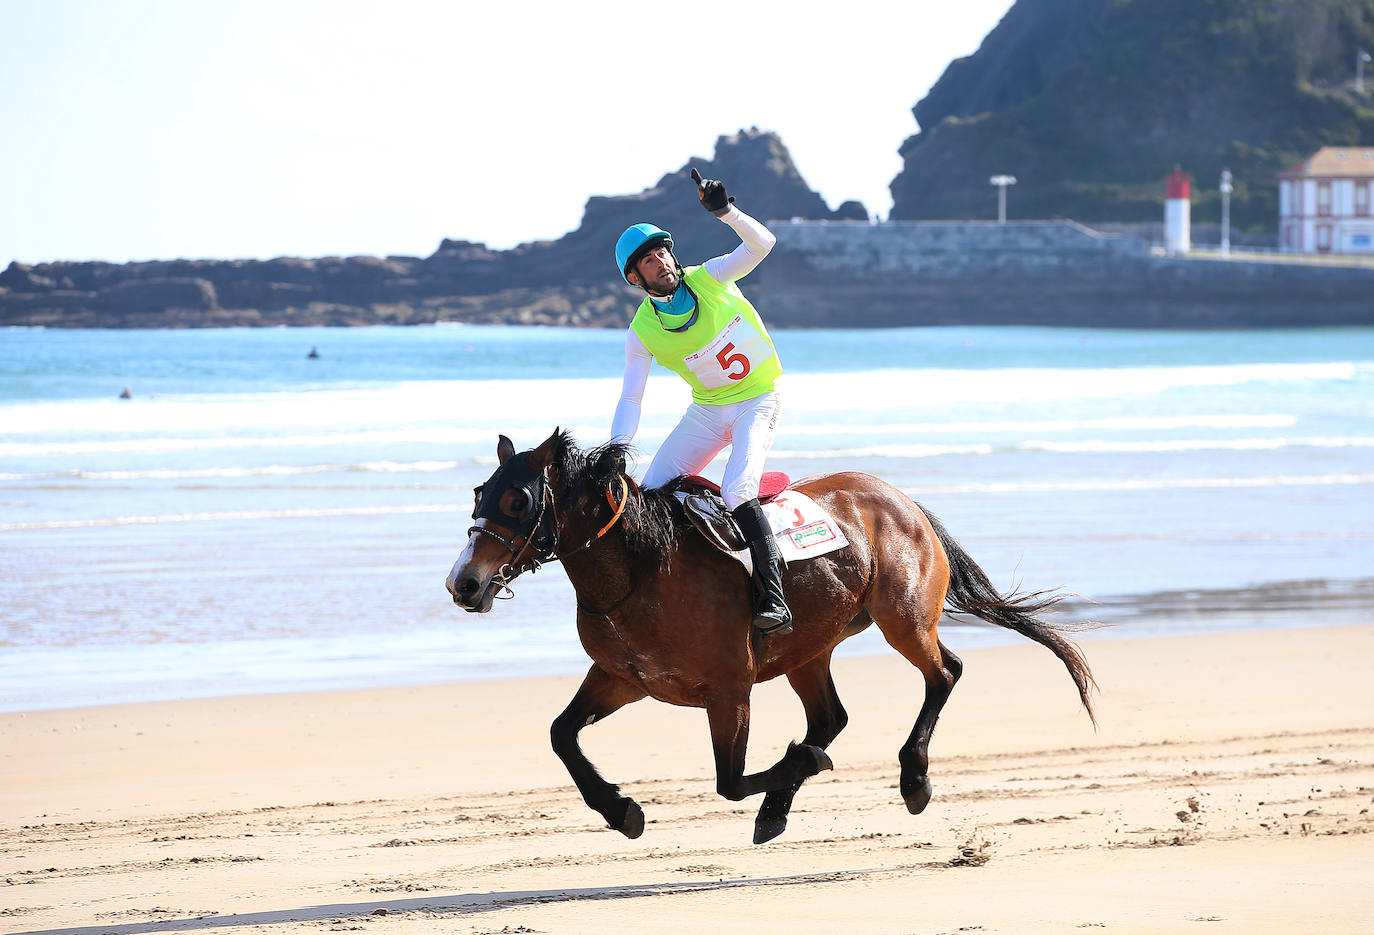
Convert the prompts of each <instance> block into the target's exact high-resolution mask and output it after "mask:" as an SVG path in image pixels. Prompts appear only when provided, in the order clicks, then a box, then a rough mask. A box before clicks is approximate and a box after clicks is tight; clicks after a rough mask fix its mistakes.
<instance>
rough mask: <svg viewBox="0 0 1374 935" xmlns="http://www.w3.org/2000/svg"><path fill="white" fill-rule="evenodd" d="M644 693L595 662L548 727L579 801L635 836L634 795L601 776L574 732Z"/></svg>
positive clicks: (638, 824) (638, 821)
mask: <svg viewBox="0 0 1374 935" xmlns="http://www.w3.org/2000/svg"><path fill="white" fill-rule="evenodd" d="M644 694H645V693H644V691H643V690H642V689H639V688H636V687H635V686H633V685H629V684H627V683H625V682H622V681H620V680H619V679H617V678H614V677H613V676H611V675H610V674H608V673H607V672H606V671H605V670H604V669H602V668H600V667H599V666H592V667H591V669H590V670H589V671H588V672H587V676H586V678H584V679H583V680H582V685H581V687H579V688H578V689H577V694H575V695H573V699H572V701H570V702H568V706H567V707H566V708H564V709H563V713H562V714H560V715H558V717H556V718H554V720H553V726H552V727H551V728H550V729H549V739H550V740H551V741H552V742H553V752H554V753H557V754H558V758H559V759H560V760H562V761H563V765H564V766H565V767H567V769H568V774H569V775H570V776H572V780H573V782H574V783H575V784H576V785H577V791H578V792H581V793H582V799H583V801H585V802H586V803H587V804H588V805H589V806H591V808H592V809H593V810H595V811H597V812H600V813H601V817H602V818H604V819H606V824H607V825H608V826H610V827H611V828H614V829H615V830H616V831H619V832H620V833H621V834H623V835H625V837H627V838H637V837H639V836H640V835H641V834H643V833H644V811H643V810H642V809H641V808H640V807H639V805H638V804H637V803H636V802H635V800H634V799H631V798H627V797H626V796H623V795H621V794H620V787H619V786H617V785H615V784H614V783H609V782H607V781H606V780H604V779H602V778H601V774H600V773H598V772H597V771H596V767H595V766H593V765H592V763H591V761H590V760H588V759H587V757H586V755H585V754H583V752H582V748H581V747H580V746H579V745H578V743H577V735H578V732H580V731H581V730H582V728H584V727H587V726H588V725H590V724H592V723H594V722H596V721H599V720H601V719H602V718H604V717H608V716H609V715H610V714H612V713H613V712H615V711H617V710H619V709H620V708H622V707H624V706H625V705H627V704H629V703H630V702H632V701H638V700H639V699H641V698H643V697H644Z"/></svg>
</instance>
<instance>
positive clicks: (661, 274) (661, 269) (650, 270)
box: [627, 246, 680, 295]
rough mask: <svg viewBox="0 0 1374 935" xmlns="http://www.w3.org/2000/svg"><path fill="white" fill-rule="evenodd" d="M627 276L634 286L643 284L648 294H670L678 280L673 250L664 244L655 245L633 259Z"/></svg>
mask: <svg viewBox="0 0 1374 935" xmlns="http://www.w3.org/2000/svg"><path fill="white" fill-rule="evenodd" d="M627 278H628V279H629V280H630V282H632V283H634V284H635V285H636V286H643V287H644V289H645V290H646V291H647V292H648V293H649V294H650V295H672V294H673V290H674V289H676V288H677V285H678V282H679V280H680V277H679V276H678V274H677V260H676V259H674V258H673V251H671V250H669V249H668V248H667V247H665V246H659V247H655V248H654V249H652V250H650V251H649V252H648V253H646V254H644V255H643V256H642V257H640V258H639V259H638V260H636V261H635V266H634V269H632V270H630V275H629V277H627Z"/></svg>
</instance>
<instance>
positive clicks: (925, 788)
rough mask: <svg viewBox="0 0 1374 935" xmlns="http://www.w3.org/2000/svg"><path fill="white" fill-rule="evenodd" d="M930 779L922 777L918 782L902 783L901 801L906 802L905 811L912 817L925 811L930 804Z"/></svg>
mask: <svg viewBox="0 0 1374 935" xmlns="http://www.w3.org/2000/svg"><path fill="white" fill-rule="evenodd" d="M930 795H931V792H930V777H928V776H922V777H921V778H920V780H919V781H918V782H914V783H907V782H903V783H902V800H903V801H905V802H906V810H907V811H908V812H911V814H913V815H919V814H921V812H923V811H925V810H926V806H927V805H929V804H930Z"/></svg>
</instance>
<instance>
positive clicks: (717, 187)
mask: <svg viewBox="0 0 1374 935" xmlns="http://www.w3.org/2000/svg"><path fill="white" fill-rule="evenodd" d="M692 181H693V182H696V183H697V197H698V198H700V199H701V206H702V207H703V208H705V209H706V210H707V211H710V212H711V213H712V214H714V215H715V216H716V217H720V216H721V215H722V214H724V213H725V212H726V211H729V210H730V206H731V205H732V204H734V203H735V199H734V198H733V197H730V196H728V195H726V194H725V183H724V182H717V181H716V180H715V179H704V178H702V177H701V173H700V172H698V171H697V170H696V169H693V170H692Z"/></svg>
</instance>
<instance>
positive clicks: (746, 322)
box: [611, 169, 792, 634]
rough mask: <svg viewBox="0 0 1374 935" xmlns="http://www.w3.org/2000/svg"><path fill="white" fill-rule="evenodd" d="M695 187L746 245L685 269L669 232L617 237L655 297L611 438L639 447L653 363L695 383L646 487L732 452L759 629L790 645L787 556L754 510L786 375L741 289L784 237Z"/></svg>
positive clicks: (728, 481)
mask: <svg viewBox="0 0 1374 935" xmlns="http://www.w3.org/2000/svg"><path fill="white" fill-rule="evenodd" d="M692 180H693V181H694V182H696V184H697V197H698V198H699V199H700V200H701V204H702V207H704V208H705V209H706V210H707V211H710V212H711V213H712V214H714V215H715V216H716V217H718V218H720V220H721V221H723V222H724V223H726V224H728V225H730V228H731V229H732V230H733V231H734V232H735V233H736V234H738V235H739V238H740V241H741V243H740V245H739V246H738V247H736V248H735V249H734V251H733V252H732V253H730V254H728V255H726V256H718V257H715V258H714V259H710V260H707V261H706V262H705V263H703V264H701V265H700V266H689V267H687V268H686V269H685V270H684V269H683V268H682V267H681V266H680V265H679V264H678V261H677V258H676V257H675V256H674V255H673V238H672V236H671V235H670V234H669V233H668V232H667V231H665V230H661V229H659V228H657V227H655V226H654V225H652V224H648V223H639V224H634V225H632V226H631V227H629V228H627V229H626V231H625V233H623V234H621V235H620V239H619V241H617V242H616V245H615V263H616V267H617V269H618V270H619V271H620V275H621V276H622V277H623V278H624V279H625V281H626V282H627V283H629V284H630V285H632V286H638V287H639V288H641V289H643V290H644V291H645V293H647V295H646V296H645V298H644V301H643V302H641V303H640V305H639V308H638V310H637V311H636V312H635V316H634V319H633V320H632V321H631V322H630V329H629V332H628V333H627V334H626V336H625V380H624V385H623V387H622V389H621V394H620V402H619V403H618V404H617V405H616V408H615V418H614V420H613V421H612V423H611V439H612V441H617V442H623V443H626V444H628V443H629V442H630V441H631V440H632V439H633V438H634V435H635V432H636V431H637V430H638V428H639V414H640V401H641V399H642V398H643V396H644V387H645V385H646V383H647V382H648V379H649V367H650V364H651V363H652V361H654V360H657V361H658V362H659V363H660V364H662V365H663V366H665V367H667V368H668V369H669V370H672V371H673V372H675V373H677V374H678V375H679V376H681V377H682V378H683V379H684V380H686V381H687V383H688V384H689V385H690V386H691V387H692V405H691V406H690V407H689V408H688V410H687V412H686V414H685V415H683V417H682V421H681V422H679V423H678V425H677V427H676V428H675V429H673V431H672V432H671V433H669V435H668V438H667V439H666V440H665V441H664V443H663V446H662V447H661V448H659V449H658V453H657V454H655V455H654V459H653V461H652V462H651V463H650V464H649V470H648V471H647V472H646V473H645V475H644V486H645V487H660V486H662V485H663V484H666V483H667V482H668V481H670V480H672V479H673V478H675V477H678V476H679V475H682V474H699V473H700V472H701V471H702V470H704V469H705V467H706V465H707V464H709V463H710V461H711V459H712V458H714V457H715V456H716V455H717V454H719V453H720V452H721V451H722V450H723V449H724V448H725V447H726V446H727V445H729V446H730V457H729V460H728V461H727V462H726V465H725V477H724V479H723V481H722V483H721V485H720V486H721V496H722V498H723V499H724V500H725V505H726V507H727V508H729V510H730V514H731V515H732V516H733V517H734V518H735V522H736V523H738V524H739V528H740V531H741V532H742V533H744V537H745V538H746V539H747V540H748V542H749V551H750V554H751V555H752V556H753V559H754V574H755V580H756V583H757V585H758V587H757V588H756V589H755V606H754V626H755V627H757V628H758V629H759V630H761V631H762V632H764V633H779V634H785V633H789V632H791V630H792V613H791V611H790V610H788V608H787V604H786V602H785V601H784V600H783V593H782V553H781V552H780V551H779V550H778V545H777V542H775V541H774V539H773V531H772V529H771V528H770V526H769V524H768V520H767V518H766V517H765V516H764V513H763V507H762V506H760V505H759V500H758V496H759V481H760V479H761V478H762V477H763V461H764V458H765V457H767V455H768V450H769V449H770V448H772V447H773V435H774V433H775V432H776V431H777V427H778V415H779V410H780V408H781V406H780V400H779V398H778V392H777V388H776V384H777V381H778V377H780V376H781V375H782V364H781V363H780V361H779V360H778V353H777V351H776V350H775V349H774V347H773V341H772V339H771V338H770V337H769V336H768V330H767V329H766V328H765V327H764V326H763V321H762V320H761V319H760V318H759V314H758V312H757V311H755V310H754V306H752V305H751V304H749V300H748V299H746V298H745V297H744V295H743V294H742V293H741V292H740V290H739V287H738V286H736V285H735V281H736V280H738V279H740V278H742V277H743V276H745V275H746V274H748V273H749V272H751V271H752V270H753V269H754V267H756V266H758V265H759V262H760V261H762V260H763V258H764V257H765V256H767V255H768V251H770V250H771V249H772V248H773V244H774V243H775V242H776V241H777V238H776V237H774V236H773V234H772V233H771V232H770V231H769V230H768V228H766V227H764V226H763V225H762V224H760V223H759V222H758V221H756V220H754V219H753V218H751V217H750V216H749V215H747V214H745V213H744V212H743V211H741V210H739V209H738V208H736V207H735V206H734V200H735V199H734V198H731V197H728V196H727V195H726V193H725V186H724V184H722V183H721V182H718V181H715V180H713V179H703V178H702V177H701V173H699V172H698V171H697V170H696V169H693V170H692Z"/></svg>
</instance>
